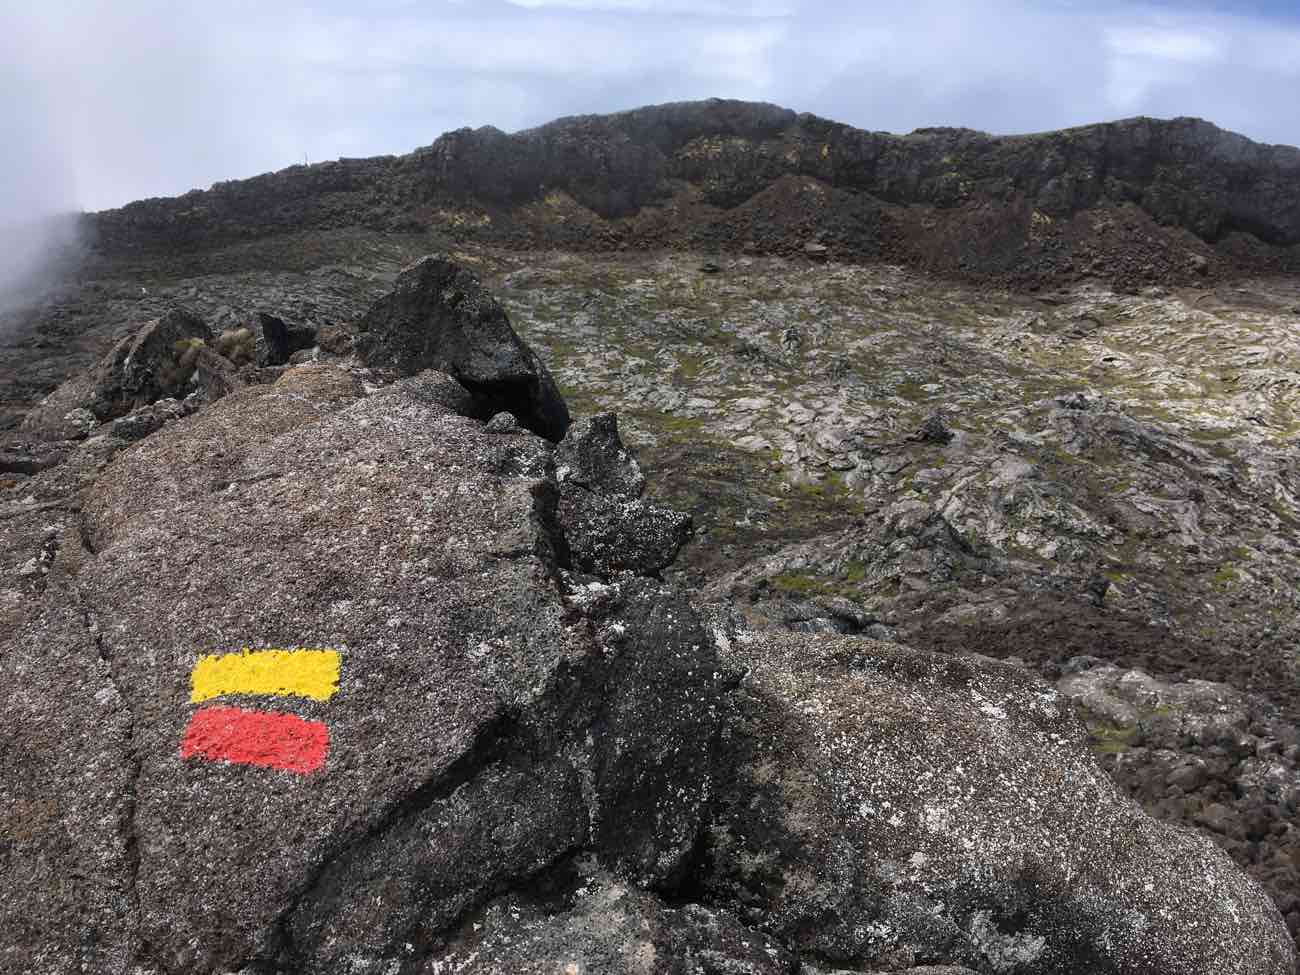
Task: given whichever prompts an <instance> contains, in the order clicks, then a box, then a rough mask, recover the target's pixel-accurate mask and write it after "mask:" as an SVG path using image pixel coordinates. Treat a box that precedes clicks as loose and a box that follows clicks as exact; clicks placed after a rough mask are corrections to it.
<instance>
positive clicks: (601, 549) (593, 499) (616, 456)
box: [555, 413, 691, 575]
mask: <svg viewBox="0 0 1300 975" xmlns="http://www.w3.org/2000/svg"><path fill="white" fill-rule="evenodd" d="M555 463H556V467H557V470H556V479H557V480H558V481H559V483H560V501H559V507H558V511H557V516H558V517H559V520H560V523H561V524H562V525H563V526H564V530H565V536H566V538H567V539H568V543H569V554H570V557H571V558H572V559H573V563H574V565H575V566H576V567H577V568H578V569H580V570H582V571H583V572H595V573H596V574H598V575H612V574H613V573H616V572H620V571H629V570H630V571H632V572H636V573H638V574H640V575H657V574H658V573H659V572H661V571H662V570H663V569H665V568H667V567H668V566H669V565H671V564H672V561H673V559H675V558H676V557H677V553H678V551H680V550H681V547H682V546H683V545H685V544H686V541H687V539H688V538H689V537H690V534H691V518H690V515H684V514H682V513H681V512H678V511H673V510H672V509H671V508H667V507H665V506H663V505H659V504H654V503H652V502H649V501H644V500H642V498H641V494H642V492H644V490H645V476H644V475H643V474H642V473H641V468H640V466H639V465H638V464H637V462H636V459H635V458H634V457H633V456H632V455H631V454H630V453H628V451H627V448H626V447H624V446H623V441H622V439H621V438H620V437H619V435H618V418H617V417H615V416H614V414H612V413H601V414H598V415H597V416H594V417H591V418H590V419H586V420H580V421H578V422H577V423H575V424H574V425H573V426H572V427H570V428H569V432H568V435H567V436H565V438H564V440H563V441H561V442H560V445H559V447H558V449H557V450H556V452H555Z"/></svg>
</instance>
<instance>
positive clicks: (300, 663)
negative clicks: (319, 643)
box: [190, 650, 339, 702]
mask: <svg viewBox="0 0 1300 975" xmlns="http://www.w3.org/2000/svg"><path fill="white" fill-rule="evenodd" d="M190 687H191V690H190V700H191V701H194V702H197V701H206V700H208V699H210V698H214V697H220V696H221V695H223V694H274V695H280V696H287V697H310V698H313V699H314V700H317V701H328V700H329V699H330V698H331V697H333V696H334V694H335V692H337V691H338V689H339V654H338V651H337V650H243V651H240V652H239V653H223V654H208V655H207V656H204V657H200V658H199V662H198V663H197V664H195V665H194V671H193V673H191V674H190Z"/></svg>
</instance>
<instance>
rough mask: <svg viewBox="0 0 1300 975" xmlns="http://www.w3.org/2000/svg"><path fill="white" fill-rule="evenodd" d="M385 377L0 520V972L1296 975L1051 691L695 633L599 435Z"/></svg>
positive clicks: (96, 467)
mask: <svg viewBox="0 0 1300 975" xmlns="http://www.w3.org/2000/svg"><path fill="white" fill-rule="evenodd" d="M434 270H435V269H432V268H429V267H425V266H421V267H418V268H417V269H416V271H417V272H418V273H417V275H416V276H415V278H414V280H415V282H416V285H418V284H419V283H420V281H421V277H420V276H421V275H423V274H426V273H428V274H432V273H434ZM439 273H441V272H439ZM457 279H458V280H463V279H459V278H457ZM411 280H412V279H410V278H408V279H407V283H408V284H409V282H410V281H411ZM432 293H434V294H438V293H440V292H432ZM409 297H410V294H409V290H408V289H407V287H406V286H405V285H400V284H399V287H398V289H397V292H396V294H395V296H394V297H393V298H392V300H391V301H389V302H387V303H386V304H385V303H383V302H381V303H380V306H381V307H383V308H385V309H388V310H389V311H390V312H391V314H389V315H388V316H387V317H382V318H381V317H379V316H376V318H375V319H373V320H372V322H371V327H370V329H369V330H368V333H365V334H369V336H370V339H369V341H371V342H372V343H373V345H372V346H371V348H372V349H376V350H381V351H380V352H376V353H374V354H376V355H379V354H384V355H387V354H389V352H390V351H391V350H400V349H402V348H406V347H408V346H407V345H406V344H405V343H406V342H407V341H408V339H409V337H410V334H411V331H410V329H409V328H408V327H407V326H408V323H409V320H408V319H406V318H405V317H404V316H402V315H400V314H398V313H397V311H396V309H398V308H400V307H402V304H401V302H402V301H405V300H406V299H407V298H409ZM426 297H427V294H426ZM399 299H400V300H399ZM416 304H417V305H418V302H417V303H416ZM477 307H480V308H481V307H483V306H482V305H479V306H477ZM493 321H496V319H493ZM500 321H502V322H504V318H503V317H502V319H500ZM381 322H382V323H383V324H381ZM381 329H390V330H391V334H390V333H389V332H381ZM507 337H508V338H509V337H513V333H510V334H509V335H508V336H507ZM471 338H472V336H471ZM515 341H516V342H517V341H518V340H517V339H515ZM506 344H507V346H508V343H506ZM520 345H521V347H522V343H520ZM525 352H527V355H528V356H529V357H531V356H532V353H531V352H529V351H528V350H527V349H526V348H525ZM448 354H449V355H450V353H448ZM389 361H390V362H391V363H392V364H393V365H394V366H395V365H396V363H397V362H398V361H401V360H398V359H393V360H389ZM404 368H415V366H414V365H408V366H406V367H404ZM267 372H271V371H270V370H267ZM386 378H387V377H386V376H385V375H384V370H383V369H382V368H380V369H376V368H366V367H363V366H362V365H361V364H360V363H359V362H358V361H356V360H342V361H339V362H337V363H335V364H332V365H330V364H312V365H308V366H302V367H298V368H292V369H288V370H286V371H284V372H283V373H282V374H280V375H279V376H278V378H276V379H275V381H274V382H261V383H257V384H254V385H248V386H244V387H241V388H236V389H232V390H231V391H229V392H228V393H227V394H226V395H224V396H222V397H221V398H220V399H218V400H216V401H214V402H210V403H205V404H203V405H202V406H201V408H199V409H198V410H197V412H194V413H192V414H190V415H188V416H184V417H179V418H172V419H171V420H170V421H169V422H166V423H165V425H163V426H162V427H161V428H159V429H156V430H154V431H153V432H152V433H149V434H147V435H145V436H143V437H142V439H139V440H138V441H137V442H135V443H133V444H131V445H130V446H127V444H126V442H125V440H123V439H122V438H121V437H112V436H110V435H109V434H97V435H96V436H94V437H91V438H90V439H88V440H87V441H85V442H84V443H82V444H80V445H77V446H76V448H75V449H67V450H66V453H63V454H58V453H53V454H50V455H49V456H55V457H56V458H57V457H61V458H62V460H56V461H55V462H54V463H53V466H50V467H47V468H45V469H41V470H36V469H35V468H33V470H34V473H33V474H31V475H26V476H29V477H30V481H29V483H28V484H27V485H26V489H27V490H28V492H29V494H28V495H27V498H28V499H25V500H22V501H19V502H15V503H13V504H12V505H10V506H9V507H6V508H3V509H0V542H2V543H3V544H0V623H2V624H3V625H2V627H0V678H3V679H2V680H0V725H2V727H0V731H3V732H4V738H3V741H4V743H5V744H4V747H3V749H2V750H0V810H2V811H3V814H4V816H5V817H6V819H5V825H6V830H5V834H4V842H5V845H4V847H3V850H4V853H5V856H6V858H7V864H8V869H7V872H6V879H7V881H8V882H7V883H6V884H4V885H2V889H0V968H4V969H5V970H15V971H24V972H30V973H33V975H46V973H49V975H53V973H61V972H64V971H68V970H77V969H80V970H85V971H94V972H104V973H113V975H128V973H129V975H173V973H177V975H178V973H182V972H185V973H191V972H193V973H218V972H219V973H229V972H238V971H242V972H259V973H262V972H266V973H270V972H276V973H284V975H298V973H303V975H316V973H320V975H324V973H334V972H340V971H344V972H354V973H360V975H381V973H383V975H389V973H429V975H433V973H447V972H453V971H469V972H472V971H483V972H488V971H502V970H519V971H539V972H541V971H557V970H558V971H561V972H568V971H586V972H593V973H610V975H613V973H618V972H626V971H644V972H652V973H661V972H662V973H681V975H687V973H694V972H714V973H753V975H766V973H769V972H772V973H774V972H786V973H796V972H797V973H804V972H807V973H810V975H811V973H815V972H818V971H824V970H826V969H825V967H824V966H828V965H830V966H841V967H852V968H857V969H859V970H860V969H861V968H863V966H874V967H876V968H881V967H886V968H889V969H892V970H895V971H900V970H904V969H909V968H913V967H914V966H917V965H929V964H938V965H962V966H965V967H966V968H969V969H971V970H973V971H977V972H982V973H986V975H990V973H1001V972H1019V973H1026V975H1030V973H1044V975H1045V973H1047V972H1053V973H1077V975H1083V973H1085V972H1097V971H1104V972H1117V973H1132V975H1146V973H1153V972H1163V971H1179V972H1187V973H1192V975H1199V973H1203V975H1210V973H1245V972H1251V973H1264V975H1290V973H1291V971H1292V969H1293V966H1294V958H1293V954H1292V948H1291V943H1290V941H1289V938H1288V936H1287V933H1286V929H1285V927H1284V925H1283V924H1282V922H1281V920H1280V918H1279V916H1278V914H1277V911H1276V909H1275V908H1274V907H1273V906H1272V905H1271V904H1270V903H1269V902H1268V900H1267V898H1266V897H1265V896H1264V895H1263V894H1262V893H1261V892H1260V890H1259V889H1258V888H1257V887H1256V886H1254V884H1253V882H1252V881H1250V880H1249V879H1247V878H1246V877H1245V876H1244V875H1243V874H1241V873H1239V872H1238V871H1237V870H1236V868H1234V867H1233V866H1232V865H1231V863H1230V862H1228V860H1227V859H1226V858H1225V857H1224V856H1223V855H1222V854H1220V853H1218V852H1217V851H1215V850H1214V849H1213V848H1212V847H1211V846H1209V844H1207V843H1205V842H1204V841H1202V840H1200V839H1198V838H1196V837H1195V836H1194V835H1192V834H1188V833H1183V832H1179V831H1176V830H1172V829H1170V828H1168V827H1163V826H1159V825H1157V824H1155V823H1154V822H1152V821H1151V820H1149V819H1147V818H1146V817H1145V816H1144V815H1142V814H1141V813H1140V812H1139V811H1138V810H1137V809H1136V807H1134V806H1131V805H1129V804H1127V803H1126V802H1125V801H1122V800H1121V799H1120V798H1119V797H1118V795H1117V794H1116V792H1115V790H1114V788H1113V787H1112V786H1111V785H1110V784H1109V782H1108V781H1107V780H1106V778H1105V777H1104V774H1103V773H1102V771H1101V770H1100V769H1099V768H1098V766H1097V765H1096V764H1095V763H1094V762H1093V761H1092V760H1091V759H1090V758H1089V756H1088V754H1087V751H1086V748H1085V745H1084V738H1083V735H1082V730H1081V728H1080V727H1079V726H1078V725H1077V724H1076V723H1075V722H1073V721H1072V720H1071V719H1070V718H1069V717H1068V715H1067V713H1066V711H1065V710H1064V709H1063V706H1062V701H1061V699H1060V698H1059V697H1058V696H1057V695H1056V694H1055V692H1053V691H1052V690H1051V689H1050V688H1048V687H1047V686H1046V685H1044V684H1042V683H1041V682H1039V681H1037V680H1035V679H1033V678H1031V677H1029V676H1028V675H1027V674H1025V673H1023V672H1021V671H1019V670H1017V669H1015V668H1013V667H1010V666H1008V665H1003V664H996V663H991V662H988V661H979V660H967V659H948V658H945V657H940V656H936V655H931V654H927V653H921V652H918V651H912V650H907V649H904V648H901V647H896V646H891V645H885V644H879V643H875V642H873V641H868V640H857V639H834V640H827V639H822V638H818V637H812V636H808V635H794V634H785V635H784V636H780V637H775V636H770V635H758V634H753V633H750V632H748V631H747V630H744V629H743V628H741V627H738V626H737V625H735V624H734V623H733V622H732V616H731V614H730V612H729V611H726V610H724V611H722V612H721V613H720V614H719V616H718V619H719V620H720V622H718V623H717V624H715V625H711V626H706V625H705V623H704V620H703V619H702V617H701V615H700V612H699V610H697V608H696V607H695V606H694V605H693V604H692V602H691V601H690V599H689V598H688V597H687V594H686V593H685V592H683V591H682V590H681V589H679V588H677V587H675V586H674V585H672V584H670V583H666V582H664V581H663V580H661V579H659V578H656V577H655V575H656V573H658V572H659V570H660V568H661V563H662V562H663V561H665V560H667V559H670V558H671V557H672V555H673V553H674V552H675V550H676V548H677V546H678V545H679V544H680V541H681V539H682V537H683V532H684V529H683V527H682V526H683V524H684V523H685V522H684V520H683V519H681V518H678V517H676V516H673V515H672V514H671V513H670V512H668V511H666V510H664V509H663V508H662V506H657V505H655V504H652V503H650V502H647V501H644V500H643V498H642V497H641V491H642V489H643V487H644V478H643V477H642V475H641V473H640V470H639V467H638V465H637V463H636V461H635V460H634V459H633V458H632V457H631V456H630V454H629V453H628V452H627V450H626V448H625V447H624V445H623V444H622V442H621V439H620V438H619V435H618V429H617V425H616V423H615V422H614V420H613V418H612V417H609V416H598V417H595V418H593V419H591V420H589V421H580V422H579V423H576V424H574V425H573V426H572V427H571V428H570V429H568V431H567V435H566V436H564V438H563V439H562V440H560V442H559V443H558V445H557V444H554V443H552V442H549V441H548V440H547V439H544V438H542V437H540V436H537V435H535V434H534V433H532V432H529V431H527V430H524V429H521V428H520V427H519V426H518V425H517V424H516V423H514V422H513V421H512V420H511V418H510V416H509V415H508V414H506V413H502V412H499V411H498V412H496V413H495V415H491V418H490V419H488V417H486V416H484V413H485V407H486V406H488V405H491V404H486V403H485V402H484V390H483V388H479V389H473V388H467V387H466V386H465V385H463V384H462V383H461V382H459V381H458V380H457V379H456V378H455V377H454V376H452V375H451V374H449V373H447V372H440V371H434V370H429V369H425V370H423V371H419V372H417V373H416V374H414V375H410V376H406V377H405V378H401V379H398V380H396V381H392V382H387V381H385V380H386ZM363 380H364V381H363ZM154 408H155V409H158V410H164V409H165V408H166V407H165V405H158V404H155V407H154ZM520 409H521V412H523V408H522V407H521V408H520ZM510 412H512V413H513V411H510ZM515 415H516V416H518V418H519V419H520V420H521V421H522V420H525V419H526V415H525V416H519V415H518V414H515ZM485 420H486V421H487V422H485ZM557 439H559V438H558V436H557ZM32 453H33V456H46V454H45V453H43V452H42V451H33V452H32ZM107 457H113V458H115V459H113V460H112V462H111V463H105V461H106V458H107ZM617 511H624V512H631V514H629V515H627V516H626V517H627V524H628V525H630V526H632V530H628V529H627V528H626V527H623V528H620V526H619V525H618V524H616V522H615V520H614V517H613V515H612V514H611V515H608V517H607V516H606V513H609V512H617ZM620 531H622V532H623V534H619V532H620Z"/></svg>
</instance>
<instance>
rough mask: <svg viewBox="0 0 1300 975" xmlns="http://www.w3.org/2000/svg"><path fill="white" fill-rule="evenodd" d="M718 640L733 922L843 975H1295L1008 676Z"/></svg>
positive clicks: (1254, 921)
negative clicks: (959, 973) (727, 738)
mask: <svg viewBox="0 0 1300 975" xmlns="http://www.w3.org/2000/svg"><path fill="white" fill-rule="evenodd" d="M721 638H722V640H723V645H724V647H725V653H724V655H723V659H724V661H725V662H726V663H728V664H729V665H731V666H735V667H740V668H744V672H745V677H744V681H743V683H742V684H741V687H740V689H739V695H738V698H737V714H736V724H735V725H734V729H733V735H734V737H733V739H732V741H733V743H734V746H735V748H736V753H735V755H734V761H733V762H732V763H731V767H733V768H734V770H735V779H734V781H733V782H732V783H731V784H730V786H729V787H728V788H727V789H726V791H725V794H724V800H723V806H722V813H721V815H720V816H719V818H718V819H717V821H716V822H715V823H714V825H713V827H712V829H711V834H710V848H709V853H708V859H709V863H710V867H711V869H710V871H709V875H708V879H707V880H706V881H705V883H704V887H705V889H706V890H707V891H708V892H709V893H710V894H711V895H712V896H713V897H715V898H718V899H721V900H723V901H726V902H731V903H736V904H739V905H742V910H741V913H740V916H741V918H742V919H743V920H747V921H749V922H750V923H753V924H756V925H758V926H760V927H762V928H763V930H765V931H767V932H768V933H770V934H773V935H775V936H776V937H777V938H778V939H780V940H783V941H784V942H785V943H787V944H793V945H795V946H797V947H798V948H799V949H800V950H801V951H804V952H808V953H811V954H814V955H815V956H816V957H818V958H823V959H833V960H836V961H839V962H841V963H843V964H845V965H863V964H869V963H870V964H890V963H892V964H893V965H895V966H897V967H904V966H906V965H909V964H916V963H918V962H920V963H926V962H946V963H959V964H964V965H966V966H968V967H971V968H973V969H975V970H977V971H981V972H1043V973H1047V972H1052V973H1064V972H1078V973H1080V975H1082V973H1085V972H1088V973H1097V972H1151V973H1155V972H1192V971H1202V972H1225V973H1226V972H1240V973H1242V975H1245V973H1247V972H1260V971H1272V972H1279V973H1281V972H1290V971H1291V967H1292V965H1293V964H1294V957H1293V954H1292V946H1291V943H1290V938H1289V936H1288V934H1287V931H1286V928H1285V926H1284V925H1283V924H1282V921H1281V918H1280V917H1279V916H1278V914H1277V911H1276V909H1275V908H1274V907H1273V905H1272V904H1271V903H1270V902H1269V900H1268V899H1267V897H1266V896H1265V895H1264V894H1263V892H1262V891H1261V890H1260V889H1259V888H1258V887H1257V886H1255V885H1254V884H1253V883H1252V882H1250V881H1248V880H1247V879H1246V878H1245V877H1244V876H1243V875H1242V874H1241V873H1240V872H1239V871H1238V870H1237V868H1236V867H1235V866H1234V865H1233V864H1232V862H1231V861H1230V860H1229V859H1228V857H1227V856H1225V855H1224V854H1223V853H1222V852H1221V851H1219V850H1218V849H1216V848H1215V847H1214V846H1213V845H1212V844H1210V843H1209V842H1208V841H1206V840H1204V839H1202V838H1200V837H1198V836H1196V835H1195V834H1193V833H1191V832H1189V831H1182V830H1177V829H1173V828H1170V827H1168V826H1164V825H1160V824H1157V823H1156V822H1155V821H1153V820H1151V819H1149V818H1148V817H1147V816H1146V815H1144V814H1143V813H1141V812H1140V811H1138V810H1137V809H1136V808H1134V807H1133V806H1132V805H1130V804H1129V803H1128V801H1127V800H1126V799H1124V798H1121V797H1120V795H1119V794H1118V793H1117V792H1116V790H1115V788H1114V786H1113V785H1112V784H1111V783H1110V781H1109V780H1108V779H1107V778H1106V776H1105V775H1104V773H1103V772H1102V771H1101V770H1100V769H1099V768H1098V767H1097V765H1096V763H1095V762H1094V760H1093V759H1092V756H1091V755H1090V754H1089V753H1088V751H1087V749H1086V748H1084V747H1082V742H1081V739H1080V737H1079V735H1078V734H1077V730H1076V728H1077V726H1076V725H1075V723H1074V719H1073V717H1072V715H1071V713H1070V711H1069V708H1068V706H1067V704H1066V702H1065V701H1064V700H1063V699H1062V698H1061V696H1060V695H1059V694H1057V693H1056V692H1054V691H1052V690H1051V689H1049V688H1048V687H1046V686H1045V685H1043V684H1041V683H1040V682H1038V681H1037V680H1036V679H1035V678H1033V677H1030V676H1028V675H1026V674H1024V672H1023V671H1021V670H1019V669H1018V668H1015V667H1013V666H1010V665H1006V664H1000V663H996V662H993V661H987V660H978V659H974V658H965V659H961V658H951V657H943V656H938V655H932V654H927V653H922V652H918V651H913V650H909V649H906V648H902V647H898V646H895V645H890V644H881V643H876V642H873V641H868V640H862V639H853V638H828V637H808V636H803V635H800V636H794V635H790V634H785V635H759V634H754V633H751V632H745V631H740V632H739V633H733V634H731V635H727V634H725V633H724V634H722V637H721ZM976 742H978V743H979V744H978V746H977V747H972V743H976ZM1191 919H1196V922H1195V923H1191ZM900 962H901V964H900Z"/></svg>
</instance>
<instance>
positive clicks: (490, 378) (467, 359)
mask: <svg viewBox="0 0 1300 975" xmlns="http://www.w3.org/2000/svg"><path fill="white" fill-rule="evenodd" d="M357 327H358V328H359V329H360V332H361V335H360V337H359V339H358V341H357V354H358V355H359V356H360V358H361V360H362V361H363V362H365V363H366V364H367V365H369V366H372V367H377V368H386V369H393V370H396V371H397V372H398V373H401V374H402V375H414V374H415V373H417V372H420V371H421V370H423V369H438V370H441V371H443V372H446V373H449V374H450V375H452V376H453V377H455V379H456V380H457V381H458V382H459V383H460V384H461V385H463V386H464V387H465V388H466V389H468V390H469V391H470V392H471V393H472V394H474V396H475V398H476V400H477V401H478V403H479V406H480V412H481V415H482V417H483V418H484V419H487V418H488V417H490V416H491V415H493V414H494V413H498V412H508V413H513V414H514V415H515V417H516V418H517V419H518V420H519V422H520V423H522V424H523V425H524V426H525V427H527V428H528V429H529V430H532V431H533V432H534V433H536V434H538V435H539V436H542V437H545V438H546V439H548V440H551V441H558V440H560V438H562V437H563V436H564V431H565V430H567V429H568V426H569V410H568V407H567V406H565V403H564V397H562V396H561V395H560V391H559V389H558V388H557V387H556V385H555V380H554V379H552V378H551V374H550V373H549V372H547V370H546V366H544V365H543V364H542V361H541V360H540V359H539V358H537V356H536V354H534V352H533V350H532V349H530V348H529V347H528V346H527V345H525V344H524V342H523V340H521V339H520V338H519V336H518V335H516V334H515V330H514V329H513V328H512V327H511V326H510V319H509V317H508V316H507V315H506V312H505V309H504V308H502V307H501V305H500V304H499V303H498V302H497V300H496V299H495V298H493V297H492V296H491V295H490V294H488V293H487V291H485V290H484V289H483V286H482V284H481V283H480V282H479V280H478V277H477V276H476V275H475V274H474V273H473V272H472V271H470V270H468V269H467V268H465V267H462V266H461V265H459V264H457V263H455V262H454V261H452V260H450V259H448V258H446V257H443V256H440V255H432V256H429V257H426V258H424V259H422V260H420V261H418V262H417V263H415V264H413V265H411V266H410V267H408V268H406V269H405V270H404V271H402V273H401V274H400V275H398V277H397V281H396V283H395V284H394V286H393V290H392V291H391V292H389V293H388V294H386V295H385V296H384V297H382V298H380V299H379V300H378V301H377V302H375V304H374V305H373V306H371V308H370V310H369V311H368V312H366V314H365V316H364V317H363V318H362V319H361V321H360V322H358V326H357Z"/></svg>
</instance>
